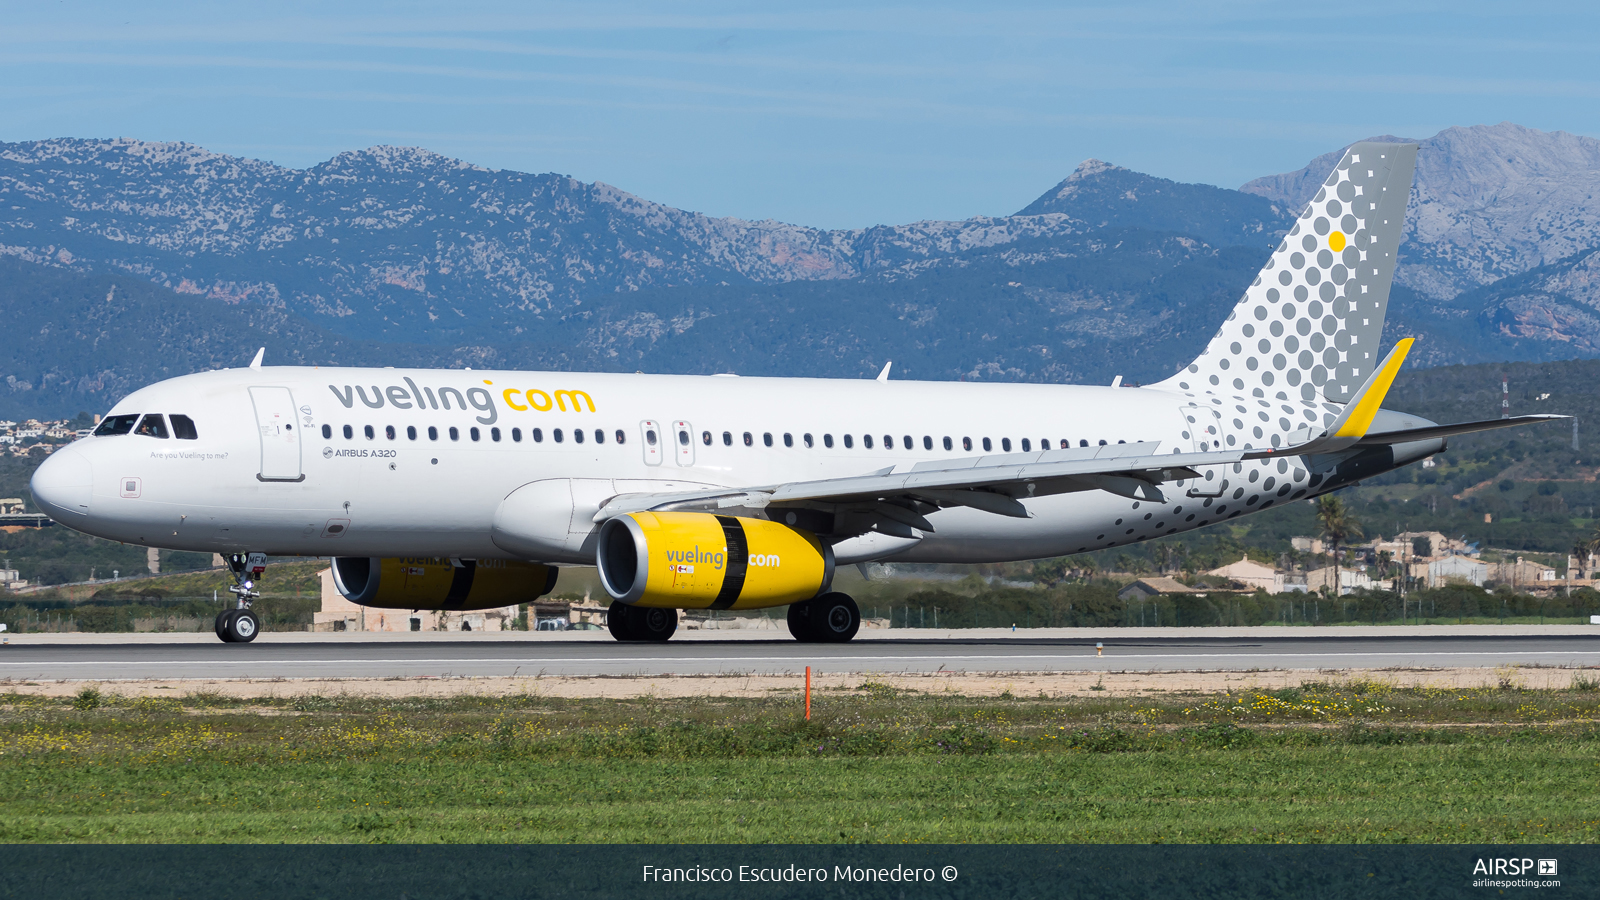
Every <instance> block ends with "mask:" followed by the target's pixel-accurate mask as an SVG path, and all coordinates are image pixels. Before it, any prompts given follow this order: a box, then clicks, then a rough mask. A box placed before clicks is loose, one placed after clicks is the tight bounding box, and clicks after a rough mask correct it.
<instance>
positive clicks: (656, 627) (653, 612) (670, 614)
mask: <svg viewBox="0 0 1600 900" xmlns="http://www.w3.org/2000/svg"><path fill="white" fill-rule="evenodd" d="M633 615H634V619H633V628H634V632H633V633H634V634H635V635H637V637H636V638H634V639H635V640H640V641H665V640H667V639H669V638H671V637H672V633H673V632H674V631H677V630H678V611H677V610H675V609H656V608H654V607H643V608H641V607H634V609H633Z"/></svg>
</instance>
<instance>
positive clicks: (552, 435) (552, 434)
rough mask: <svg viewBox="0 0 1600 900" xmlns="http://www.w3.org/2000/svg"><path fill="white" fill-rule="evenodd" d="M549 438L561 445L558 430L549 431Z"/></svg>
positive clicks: (559, 430)
mask: <svg viewBox="0 0 1600 900" xmlns="http://www.w3.org/2000/svg"><path fill="white" fill-rule="evenodd" d="M550 438H551V440H553V441H555V442H556V443H558V444H559V443H561V429H559V428H552V429H550Z"/></svg>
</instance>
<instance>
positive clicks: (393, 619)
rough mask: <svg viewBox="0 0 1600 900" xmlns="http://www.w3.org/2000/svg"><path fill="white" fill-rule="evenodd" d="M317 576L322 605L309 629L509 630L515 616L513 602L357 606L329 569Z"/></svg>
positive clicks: (313, 617)
mask: <svg viewBox="0 0 1600 900" xmlns="http://www.w3.org/2000/svg"><path fill="white" fill-rule="evenodd" d="M317 576H318V577H319V578H321V579H322V609H321V611H319V612H316V613H313V614H312V616H311V623H312V624H311V630H312V631H509V630H510V629H511V623H513V622H515V621H516V619H517V612H518V610H517V607H515V606H505V607H500V608H498V609H479V610H471V611H468V612H448V611H442V610H428V609H423V610H409V609H375V608H373V607H370V606H360V605H358V604H355V603H351V602H350V601H349V600H346V599H345V597H344V595H343V594H341V593H339V589H338V588H337V587H335V586H334V584H333V570H332V569H323V570H322V571H321V572H318V573H317Z"/></svg>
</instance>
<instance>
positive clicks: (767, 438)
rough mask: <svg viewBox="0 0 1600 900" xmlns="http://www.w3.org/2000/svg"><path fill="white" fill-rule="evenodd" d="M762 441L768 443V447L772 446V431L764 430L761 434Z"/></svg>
mask: <svg viewBox="0 0 1600 900" xmlns="http://www.w3.org/2000/svg"><path fill="white" fill-rule="evenodd" d="M761 443H763V444H766V445H767V446H768V447H771V446H772V432H770V431H765V432H762V434H761Z"/></svg>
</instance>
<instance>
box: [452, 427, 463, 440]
mask: <svg viewBox="0 0 1600 900" xmlns="http://www.w3.org/2000/svg"><path fill="white" fill-rule="evenodd" d="M450 440H452V441H459V440H461V431H460V429H458V428H456V427H455V426H454V425H451V426H450Z"/></svg>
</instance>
